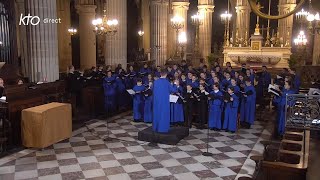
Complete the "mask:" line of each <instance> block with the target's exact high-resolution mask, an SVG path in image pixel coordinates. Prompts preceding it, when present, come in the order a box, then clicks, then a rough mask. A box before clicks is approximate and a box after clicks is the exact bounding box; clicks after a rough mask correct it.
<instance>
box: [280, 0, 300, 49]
mask: <svg viewBox="0 0 320 180" xmlns="http://www.w3.org/2000/svg"><path fill="white" fill-rule="evenodd" d="M295 7H296V0H279V5H278V9H279V14H280V15H282V14H286V13H288V12H290V11H292V10H294V8H295ZM293 16H294V15H291V16H289V17H287V18H284V19H280V20H279V21H278V33H279V37H280V39H283V40H282V42H281V44H283V46H287V47H290V46H291V37H292V26H293Z"/></svg>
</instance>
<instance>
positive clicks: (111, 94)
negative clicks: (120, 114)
mask: <svg viewBox="0 0 320 180" xmlns="http://www.w3.org/2000/svg"><path fill="white" fill-rule="evenodd" d="M103 89H104V104H105V106H104V107H105V110H106V111H107V112H113V111H115V110H116V91H117V84H116V79H115V77H114V76H112V77H106V78H104V80H103Z"/></svg>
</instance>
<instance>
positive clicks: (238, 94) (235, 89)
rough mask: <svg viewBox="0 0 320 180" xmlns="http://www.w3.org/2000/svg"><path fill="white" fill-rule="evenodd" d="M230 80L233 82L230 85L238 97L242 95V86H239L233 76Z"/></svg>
mask: <svg viewBox="0 0 320 180" xmlns="http://www.w3.org/2000/svg"><path fill="white" fill-rule="evenodd" d="M230 82H231V84H230V85H229V87H233V89H234V93H235V94H236V95H237V96H238V97H240V87H239V86H238V84H237V81H236V79H234V78H232V79H231V81H230Z"/></svg>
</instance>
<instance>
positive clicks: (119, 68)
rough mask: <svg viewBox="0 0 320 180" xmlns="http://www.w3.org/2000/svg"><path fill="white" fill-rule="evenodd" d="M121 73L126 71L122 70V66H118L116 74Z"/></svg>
mask: <svg viewBox="0 0 320 180" xmlns="http://www.w3.org/2000/svg"><path fill="white" fill-rule="evenodd" d="M120 71H124V69H123V68H122V64H118V66H117V67H116V69H115V73H116V74H120Z"/></svg>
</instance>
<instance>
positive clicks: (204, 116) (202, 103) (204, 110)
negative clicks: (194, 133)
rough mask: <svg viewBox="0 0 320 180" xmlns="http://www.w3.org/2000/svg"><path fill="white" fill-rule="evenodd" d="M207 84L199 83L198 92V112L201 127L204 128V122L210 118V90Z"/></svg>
mask: <svg viewBox="0 0 320 180" xmlns="http://www.w3.org/2000/svg"><path fill="white" fill-rule="evenodd" d="M205 88H206V85H205V84H200V85H199V92H198V93H197V100H198V103H197V106H198V113H199V125H198V128H199V129H203V128H204V124H205V123H206V122H207V120H208V96H207V95H208V94H209V93H208V92H207V91H206V89H205Z"/></svg>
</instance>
